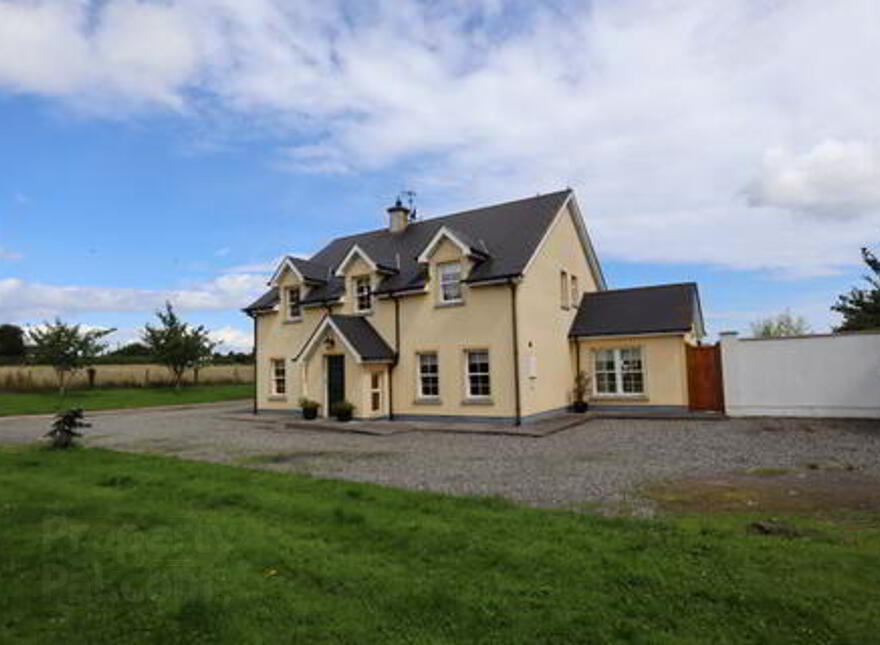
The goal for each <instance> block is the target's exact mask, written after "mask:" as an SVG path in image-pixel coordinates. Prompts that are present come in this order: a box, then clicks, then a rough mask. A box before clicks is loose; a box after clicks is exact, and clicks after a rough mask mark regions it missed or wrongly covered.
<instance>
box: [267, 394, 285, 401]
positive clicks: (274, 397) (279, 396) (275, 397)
mask: <svg viewBox="0 0 880 645" xmlns="http://www.w3.org/2000/svg"><path fill="white" fill-rule="evenodd" d="M268 400H269V401H287V395H285V394H270V395H269V398H268Z"/></svg>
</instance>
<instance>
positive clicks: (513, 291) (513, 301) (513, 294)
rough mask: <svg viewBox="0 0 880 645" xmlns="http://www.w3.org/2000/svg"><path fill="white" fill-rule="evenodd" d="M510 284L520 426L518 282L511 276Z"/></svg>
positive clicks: (515, 378) (517, 408) (515, 395)
mask: <svg viewBox="0 0 880 645" xmlns="http://www.w3.org/2000/svg"><path fill="white" fill-rule="evenodd" d="M508 284H510V318H511V326H512V331H513V393H514V401H515V403H516V420H515V421H514V425H517V426H519V425H522V405H521V403H520V383H519V329H518V325H517V315H516V287H517V285H518V282H517V281H516V280H514V279H513V278H510V279H509V281H508Z"/></svg>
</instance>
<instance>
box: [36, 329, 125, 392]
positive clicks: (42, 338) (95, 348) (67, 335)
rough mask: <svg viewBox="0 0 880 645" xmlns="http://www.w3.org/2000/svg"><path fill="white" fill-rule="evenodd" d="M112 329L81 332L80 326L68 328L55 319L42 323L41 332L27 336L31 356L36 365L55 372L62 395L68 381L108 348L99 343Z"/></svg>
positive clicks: (37, 331) (37, 330) (104, 344)
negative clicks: (29, 342)
mask: <svg viewBox="0 0 880 645" xmlns="http://www.w3.org/2000/svg"><path fill="white" fill-rule="evenodd" d="M114 331H116V330H115V329H91V330H87V331H86V330H83V329H82V328H81V326H80V325H68V324H66V323H64V322H61V319H60V318H56V319H55V322H54V323H49V322H47V323H45V324H44V325H43V328H42V329H31V330H29V331H28V337H29V338H30V340H31V342H32V343H33V344H34V355H35V357H36V358H37V360H38V361H39V362H42V363H48V364H49V365H51V366H52V367H53V368H54V369H55V376H56V378H57V379H58V391H59V392H60V393H61V395H62V396H63V395H64V394H65V392H66V387H67V382H68V381H69V379H70V377H72V376H73V375H74V374H75V373H76V372H77V371H78V370H81V369H82V368H83V367H86V366H88V365H91V363H92V362H93V361H94V360H95V357H96V356H97V355H98V354H100V353H101V352H103V351H104V350H105V349H106V348H107V344H106V343H102V342H100V341H101V339H102V338H103V337H104V336H106V335H107V334H112V333H113V332H114Z"/></svg>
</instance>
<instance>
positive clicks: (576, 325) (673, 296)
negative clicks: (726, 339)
mask: <svg viewBox="0 0 880 645" xmlns="http://www.w3.org/2000/svg"><path fill="white" fill-rule="evenodd" d="M691 327H694V329H695V330H696V331H697V333H699V334H702V331H703V314H702V312H701V310H700V296H699V293H698V292H697V285H696V283H694V282H685V283H682V284H661V285H657V286H652V287H635V288H632V289H614V290H611V291H595V292H591V293H585V294H584V296H583V298H582V299H581V303H580V306H579V307H578V311H577V315H575V318H574V321H573V322H572V325H571V331H570V332H569V336H571V337H577V336H621V335H630V334H651V333H662V332H679V331H680V332H686V331H689V330H690V329H691Z"/></svg>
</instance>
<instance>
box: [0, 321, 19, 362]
mask: <svg viewBox="0 0 880 645" xmlns="http://www.w3.org/2000/svg"><path fill="white" fill-rule="evenodd" d="M24 352H25V348H24V332H23V331H22V329H21V327H18V326H17V325H0V358H24Z"/></svg>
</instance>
